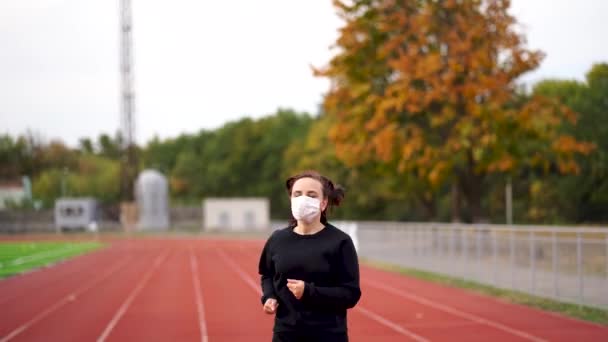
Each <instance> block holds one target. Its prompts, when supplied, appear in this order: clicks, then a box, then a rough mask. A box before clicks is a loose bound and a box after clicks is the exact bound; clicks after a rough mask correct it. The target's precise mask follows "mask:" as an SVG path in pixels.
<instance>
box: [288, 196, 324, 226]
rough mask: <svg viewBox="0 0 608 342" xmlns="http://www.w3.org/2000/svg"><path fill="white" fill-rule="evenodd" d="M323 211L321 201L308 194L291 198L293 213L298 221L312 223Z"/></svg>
mask: <svg viewBox="0 0 608 342" xmlns="http://www.w3.org/2000/svg"><path fill="white" fill-rule="evenodd" d="M320 212H321V201H320V200H319V199H317V198H312V197H308V196H304V195H302V196H298V197H292V198H291V214H292V215H293V217H294V218H295V219H296V220H298V221H304V222H306V223H310V222H312V221H313V219H314V218H315V217H316V216H317V215H319V213H320Z"/></svg>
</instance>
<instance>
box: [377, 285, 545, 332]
mask: <svg viewBox="0 0 608 342" xmlns="http://www.w3.org/2000/svg"><path fill="white" fill-rule="evenodd" d="M365 283H367V284H368V285H369V286H371V287H374V288H376V289H380V290H383V291H385V292H388V293H390V294H393V295H396V296H398V297H402V298H405V299H407V300H410V301H413V302H416V303H418V304H422V305H426V306H429V307H431V308H434V309H437V310H441V311H443V312H447V313H450V314H452V315H455V316H458V317H461V318H464V319H468V320H470V321H473V322H475V323H479V324H484V325H487V326H489V327H492V328H495V329H498V330H502V331H504V332H506V333H509V334H512V335H515V336H519V337H521V338H524V339H526V340H530V341H535V342H546V341H547V340H545V339H542V338H540V337H538V336H534V335H531V334H529V333H527V332H525V331H521V330H518V329H514V328H511V327H508V326H506V325H504V324H502V323H498V322H495V321H492V320H489V319H486V318H483V317H480V316H477V315H474V314H471V313H468V312H464V311H461V310H458V309H456V308H453V307H451V306H447V305H445V304H441V303H438V302H435V301H433V300H430V299H428V298H424V297H421V296H418V295H415V294H412V293H406V292H404V291H401V290H399V289H396V288H394V287H391V286H388V285H385V284H383V283H379V282H377V281H373V280H366V281H365Z"/></svg>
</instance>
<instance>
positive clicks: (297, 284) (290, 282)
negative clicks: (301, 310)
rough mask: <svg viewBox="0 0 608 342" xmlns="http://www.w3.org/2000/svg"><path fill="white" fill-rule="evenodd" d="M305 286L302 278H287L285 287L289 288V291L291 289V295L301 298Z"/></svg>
mask: <svg viewBox="0 0 608 342" xmlns="http://www.w3.org/2000/svg"><path fill="white" fill-rule="evenodd" d="M305 286H306V285H305V283H304V282H303V281H302V280H296V279H287V287H288V288H289V291H291V293H293V295H294V296H295V297H296V298H297V299H300V298H302V295H303V294H304V287H305Z"/></svg>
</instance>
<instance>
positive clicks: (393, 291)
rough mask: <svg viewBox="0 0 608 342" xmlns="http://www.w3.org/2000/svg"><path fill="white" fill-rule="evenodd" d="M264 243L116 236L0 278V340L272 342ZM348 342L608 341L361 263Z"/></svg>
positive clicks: (575, 324)
mask: <svg viewBox="0 0 608 342" xmlns="http://www.w3.org/2000/svg"><path fill="white" fill-rule="evenodd" d="M261 246H262V242H261V241H246V240H219V239H190V240H188V239H140V240H112V241H110V242H109V247H108V248H106V249H104V250H100V251H97V252H94V253H91V254H88V255H85V256H82V257H78V258H75V259H72V260H70V261H67V262H64V263H60V264H58V265H55V266H53V267H49V268H43V269H40V270H38V271H35V272H31V273H27V274H24V275H19V276H15V277H12V278H9V279H5V280H3V281H0V307H1V309H0V342H4V341H203V342H220V341H223V342H228V341H231V342H232V341H236V342H239V341H251V342H257V341H270V340H271V335H272V333H271V330H272V316H268V315H265V314H264V313H262V307H261V303H260V300H259V297H260V289H259V285H258V283H259V281H258V279H259V278H258V275H257V272H256V271H257V258H258V255H259V252H260V249H261ZM361 277H362V278H361V281H362V284H361V287H362V292H363V296H362V298H361V301H360V302H359V304H358V305H357V306H356V307H355V308H354V309H353V310H350V311H349V331H350V333H349V334H350V338H351V341H355V342H364V341H378V342H388V341H488V340H492V341H493V342H497V341H608V327H605V326H599V325H595V324H591V323H586V322H581V321H578V320H574V319H570V318H566V317H562V316H558V315H555V314H551V313H547V312H543V311H540V310H536V309H531V308H528V307H524V306H520V305H514V304H509V303H506V302H503V301H500V300H497V299H494V298H491V297H486V296H482V295H478V294H474V293H471V292H468V291H463V290H459V289H454V288H449V287H445V286H441V285H437V284H432V283H428V282H424V281H420V280H417V279H412V278H407V277H403V276H400V275H396V274H392V273H389V272H385V271H380V270H377V269H373V268H369V267H366V266H362V268H361Z"/></svg>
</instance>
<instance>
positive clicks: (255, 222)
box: [203, 197, 270, 231]
mask: <svg viewBox="0 0 608 342" xmlns="http://www.w3.org/2000/svg"><path fill="white" fill-rule="evenodd" d="M269 228H270V203H269V201H268V199H267V198H260V197H248V198H207V199H205V200H204V201H203V230H206V231H214V230H215V231H217V230H220V231H260V230H266V229H269Z"/></svg>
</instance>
